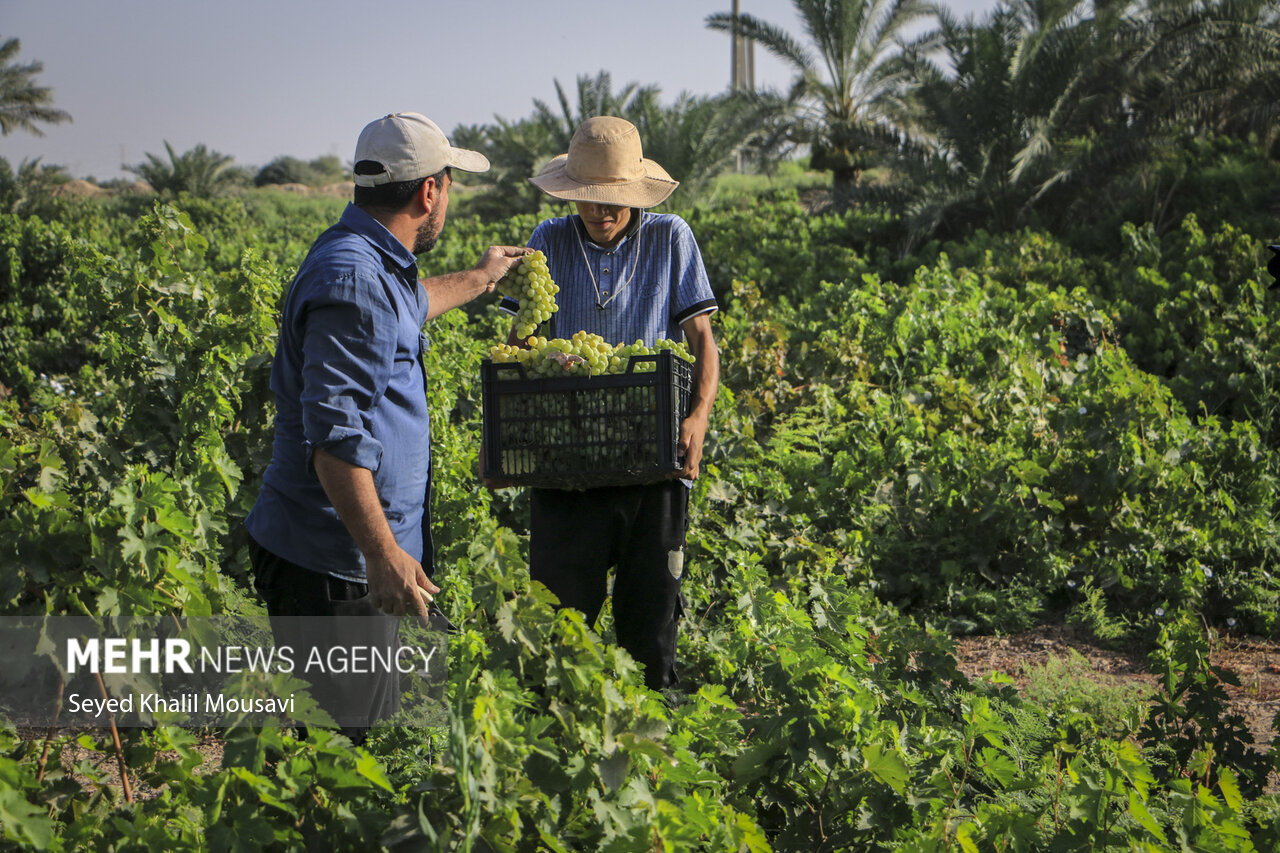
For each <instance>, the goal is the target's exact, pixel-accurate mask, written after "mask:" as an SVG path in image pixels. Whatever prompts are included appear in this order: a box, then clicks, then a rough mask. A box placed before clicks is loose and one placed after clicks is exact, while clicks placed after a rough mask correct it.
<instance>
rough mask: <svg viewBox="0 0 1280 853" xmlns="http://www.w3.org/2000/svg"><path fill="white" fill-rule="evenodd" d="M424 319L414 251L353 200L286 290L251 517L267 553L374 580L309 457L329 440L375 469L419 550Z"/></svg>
mask: <svg viewBox="0 0 1280 853" xmlns="http://www.w3.org/2000/svg"><path fill="white" fill-rule="evenodd" d="M426 319H427V294H426V291H425V290H424V289H423V288H422V286H421V285H420V284H419V283H418V268H417V260H416V258H415V257H414V255H413V253H411V252H410V251H409V250H408V249H406V248H405V247H404V245H403V244H402V243H401V242H400V241H399V240H397V239H396V238H395V237H394V236H392V234H391V232H390V231H388V230H387V229H386V228H385V227H383V225H382V224H381V223H379V222H378V221H377V220H375V219H374V218H373V217H371V216H369V214H367V213H365V212H364V211H363V210H360V209H359V208H357V207H355V206H354V205H348V206H347V209H346V210H345V211H344V212H343V214H342V218H341V219H340V220H339V221H338V223H337V224H336V225H334V226H333V227H331V228H329V229H328V230H327V231H325V232H324V233H323V234H321V235H320V237H319V238H318V239H317V240H316V242H315V243H314V244H313V245H312V247H311V251H310V252H309V253H308V255H307V258H306V260H304V261H303V263H302V266H301V267H300V268H299V269H298V275H297V277H296V278H295V279H294V281H293V285H292V286H291V287H290V288H289V292H288V295H287V296H286V297H285V302H284V308H283V311H282V316H281V321H280V340H279V343H278V344H277V347H276V357H275V361H274V363H273V364H272V367H271V389H272V390H273V391H274V392H275V394H276V430H275V442H274V444H273V446H272V454H271V463H270V465H269V466H268V467H267V470H266V472H265V473H264V474H263V483H262V491H261V492H260V493H259V495H258V500H257V503H256V504H255V505H254V507H253V510H252V511H251V512H250V513H249V517H248V518H247V519H246V520H245V526H246V527H247V528H248V531H249V534H250V535H251V536H253V538H254V539H256V540H257V541H258V543H259V544H261V545H262V546H263V547H264V548H266V549H267V550H268V551H270V552H272V553H273V554H275V555H277V556H279V557H282V558H284V559H286V560H288V561H289V562H291V563H296V564H297V565H299V566H302V567H303V568H307V569H310V570H312V571H316V572H324V573H327V574H330V575H334V576H336V577H340V578H343V579H346V580H352V581H359V582H363V581H364V580H365V569H364V556H363V555H362V554H361V553H360V549H359V548H358V547H357V546H356V543H355V540H353V539H352V538H351V535H350V534H349V533H348V532H347V529H346V527H345V526H344V525H343V523H342V520H341V519H340V518H339V517H338V514H337V511H336V510H335V509H334V508H333V506H332V504H330V502H329V499H328V497H327V496H326V495H325V492H324V489H323V488H322V487H321V485H320V481H319V479H318V478H317V477H316V473H315V469H314V467H313V465H312V455H313V453H314V452H315V450H316V448H323V449H324V450H326V451H328V452H329V453H331V454H333V455H334V456H336V457H338V458H339V459H342V460H344V461H346V462H349V463H351V464H352V465H356V466H359V467H361V468H368V469H369V470H370V471H372V472H373V479H374V485H375V486H376V487H377V490H378V496H379V497H380V498H381V500H382V506H383V509H384V511H385V512H386V516H387V521H388V522H389V523H390V525H391V530H392V532H393V533H394V534H395V537H396V541H397V542H398V543H399V544H400V547H402V548H404V549H405V551H407V552H408V553H409V554H411V555H413V556H414V557H417V558H418V559H422V552H423V539H424V537H423V507H424V505H425V503H426V500H427V494H426V492H427V472H428V467H429V464H430V423H429V420H428V417H427V397H426V375H425V369H424V367H423V361H422V357H423V353H424V351H425V349H426V338H425V337H424V336H423V334H422V326H423V324H424V323H425V322H426Z"/></svg>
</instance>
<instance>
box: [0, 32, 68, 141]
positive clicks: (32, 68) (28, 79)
mask: <svg viewBox="0 0 1280 853" xmlns="http://www.w3.org/2000/svg"><path fill="white" fill-rule="evenodd" d="M21 49H22V42H21V41H19V40H18V39H16V38H11V39H6V40H5V41H4V42H3V43H0V136H8V135H9V134H10V133H12V132H13V131H15V130H25V131H27V132H28V133H34V134H35V135H36V136H44V132H43V131H42V130H40V128H39V127H37V126H36V123H37V122H45V123H47V124H58V123H60V122H64V121H71V115H70V114H69V113H67V112H64V111H63V110H58V109H54V108H53V107H52V106H51V105H52V103H53V90H52V89H50V88H48V87H46V86H37V85H36V83H35V75H37V74H39V73H40V72H41V71H43V70H44V64H43V63H40V62H28V63H26V64H25V65H18V64H17V63H16V62H15V59H16V58H17V56H18V52H19V51H20V50H21Z"/></svg>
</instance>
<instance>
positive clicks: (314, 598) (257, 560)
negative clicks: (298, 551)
mask: <svg viewBox="0 0 1280 853" xmlns="http://www.w3.org/2000/svg"><path fill="white" fill-rule="evenodd" d="M249 561H250V563H251V564H252V566H253V574H254V586H255V587H256V588H257V590H258V593H259V595H261V596H262V599H263V601H264V602H266V606H267V616H268V617H269V618H270V620H271V633H272V636H273V637H274V640H275V643H276V646H277V647H279V646H289V647H290V648H291V649H292V650H293V660H294V664H295V669H294V674H295V675H297V676H299V677H300V678H302V679H303V680H305V681H307V682H309V683H310V684H311V689H312V698H314V699H315V700H316V702H317V704H319V705H320V707H321V708H323V709H324V710H325V711H327V712H328V714H329V716H331V717H333V719H334V722H335V723H337V724H338V727H339V728H340V729H341V730H342V733H343V734H345V735H347V736H348V737H350V738H351V739H352V740H353V741H354V742H355V743H357V744H359V743H363V742H364V740H365V738H366V737H367V735H368V732H369V727H370V726H372V725H373V724H374V723H375V722H377V721H378V720H380V719H383V718H385V717H389V716H391V715H392V714H394V713H395V712H396V711H398V710H399V708H400V684H399V682H398V681H397V676H396V674H395V673H394V672H392V673H386V672H362V673H356V674H353V673H343V672H334V671H332V669H336V668H338V667H337V666H332V667H331V666H330V664H331V663H332V662H335V661H340V660H341V658H342V653H343V652H345V650H347V649H351V648H353V647H368V646H377V647H379V648H382V647H387V646H398V645H399V640H398V627H399V624H400V620H399V619H398V618H397V617H396V616H393V615H391V614H387V613H383V612H381V611H379V610H376V609H374V607H373V605H372V604H370V603H369V587H368V585H367V584H363V583H355V582H352V581H346V580H342V579H341V578H335V577H333V576H331V575H326V574H321V573H319V572H313V571H310V570H309V569H304V568H302V567H301V566H298V565H296V564H294V563H291V562H289V561H288V560H285V559H282V558H280V557H278V556H276V555H275V554H273V553H271V552H270V551H268V550H267V549H265V548H263V547H262V546H261V545H259V544H258V543H257V542H255V541H254V540H253V538H252V537H250V539H249ZM331 650H334V651H336V652H338V655H337V657H336V658H331V657H330V651H331ZM317 656H318V658H317ZM317 659H318V660H320V661H321V662H322V663H323V668H312V669H311V671H307V669H306V664H307V663H308V662H309V661H313V660H317ZM302 736H303V737H305V736H306V735H305V729H304V730H303V732H302Z"/></svg>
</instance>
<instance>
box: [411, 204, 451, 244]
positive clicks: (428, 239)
mask: <svg viewBox="0 0 1280 853" xmlns="http://www.w3.org/2000/svg"><path fill="white" fill-rule="evenodd" d="M442 230H444V229H443V228H442V227H441V225H440V209H439V208H436V209H435V210H433V211H431V214H430V215H429V216H427V221H426V222H424V223H422V224H421V225H419V226H418V232H417V233H416V234H415V235H414V238H413V253H414V254H415V255H424V254H426V253H427V252H430V251H431V250H432V249H434V248H435V245H436V240H439V239H440V232H441V231H442Z"/></svg>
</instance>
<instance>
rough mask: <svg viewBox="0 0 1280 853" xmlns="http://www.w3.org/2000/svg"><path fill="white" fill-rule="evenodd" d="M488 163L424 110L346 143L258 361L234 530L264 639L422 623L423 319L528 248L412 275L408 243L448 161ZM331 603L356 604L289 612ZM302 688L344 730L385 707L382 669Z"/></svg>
mask: <svg viewBox="0 0 1280 853" xmlns="http://www.w3.org/2000/svg"><path fill="white" fill-rule="evenodd" d="M488 168H489V161H488V160H487V159H486V158H485V157H484V156H483V155H482V154H479V153H477V152H475V151H468V150H465V149H460V148H454V147H453V146H452V145H450V143H449V141H448V139H447V138H446V137H445V135H444V133H443V132H441V130H440V128H439V127H437V126H436V125H435V123H433V122H432V121H431V120H430V119H428V118H427V117H426V116H423V115H420V114H418V113H396V114H393V115H388V116H386V117H384V118H381V119H378V120H377V121H374V122H372V123H370V124H369V125H368V126H367V127H365V129H364V131H363V132H362V133H361V134H360V138H359V140H358V142H357V143H356V152H355V166H354V172H355V175H354V180H355V185H356V188H355V198H354V202H353V204H351V205H348V207H347V209H346V210H345V211H344V212H343V214H342V218H341V219H340V220H339V221H338V223H337V224H336V225H334V226H332V227H331V228H329V229H328V230H327V231H325V232H324V233H323V234H322V235H320V237H319V238H318V239H317V240H316V242H315V243H314V244H313V245H312V247H311V251H310V252H309V254H308V255H307V258H306V260H304V261H303V263H302V266H301V267H300V268H299V270H298V274H297V276H296V278H295V279H294V281H293V284H292V286H291V287H290V288H289V292H288V294H287V296H286V297H285V301H284V306H283V310H282V312H281V315H282V316H281V324H280V339H279V343H278V345H277V350H276V356H275V361H274V363H273V364H272V371H271V388H272V390H273V391H274V392H275V394H276V407H277V410H276V430H275V441H274V444H273V447H272V458H271V463H270V465H269V466H268V467H267V470H266V472H265V473H264V474H263V484H262V491H261V493H260V494H259V496H258V500H257V503H256V504H255V506H254V508H253V510H252V512H250V514H249V516H248V518H247V519H246V521H245V526H246V528H247V529H248V532H249V535H250V558H251V561H252V563H253V566H254V572H255V583H256V585H257V587H258V589H259V591H260V592H261V593H262V595H263V597H264V599H265V600H266V602H267V609H268V613H269V614H270V615H271V617H272V627H273V631H274V632H275V634H276V642H277V643H278V644H281V645H293V646H294V647H295V648H294V651H295V654H301V651H300V650H299V649H298V648H297V644H301V645H302V646H303V647H304V648H311V647H316V646H317V645H319V644H326V643H327V644H329V645H333V644H347V643H351V644H368V645H377V646H383V645H387V644H389V643H394V641H395V637H396V625H397V623H398V620H399V618H400V617H401V616H403V615H404V614H405V613H406V612H410V613H414V614H415V615H416V616H417V617H418V619H419V620H420V621H421V622H422V623H423V625H426V624H428V621H429V613H428V609H427V603H428V602H429V601H430V600H431V596H433V595H435V594H437V593H439V592H440V590H439V588H438V587H437V586H436V585H435V584H434V583H432V581H431V580H430V574H431V572H430V567H431V565H432V560H431V544H430V541H431V540H430V530H429V522H430V511H429V472H430V467H431V450H430V444H429V441H430V436H429V421H428V416H427V398H426V381H427V377H426V373H425V368H424V365H423V354H424V350H425V348H426V338H425V337H424V336H423V334H422V326H423V324H424V323H425V322H426V321H427V320H429V319H432V318H433V317H436V316H439V315H440V314H442V313H444V312H445V311H448V310H449V309H451V308H455V307H457V306H460V305H463V304H465V303H466V302H468V301H470V300H471V299H474V298H475V297H477V296H479V295H481V294H483V293H489V292H492V291H493V289H494V284H495V282H496V281H497V280H498V279H499V278H501V277H502V276H503V275H505V274H506V273H507V271H508V270H509V269H510V268H511V266H512V265H514V264H515V263H516V261H517V260H518V259H519V258H520V257H521V256H522V255H524V254H526V253H527V252H528V251H529V250H528V249H525V248H519V247H511V246H493V247H490V248H489V249H488V250H487V251H486V252H485V253H484V255H483V256H482V257H481V259H480V261H479V263H478V264H476V266H475V267H474V268H472V269H469V270H463V271H461V272H456V273H450V274H446V275H442V276H437V277H435V278H430V279H424V280H419V279H418V268H417V259H416V257H415V256H416V255H417V254H421V253H423V252H427V251H429V250H430V249H431V248H432V247H433V246H434V245H435V242H436V240H437V238H438V237H439V236H440V232H441V230H442V229H443V227H444V221H445V214H446V211H447V209H448V204H449V185H450V183H451V182H452V175H451V170H453V169H460V170H463V171H467V172H484V171H487V170H488ZM424 564H425V566H426V567H427V568H426V569H424ZM334 616H353V617H356V616H358V617H361V618H360V619H357V620H354V621H353V620H332V619H328V618H326V619H307V618H303V619H299V618H298V617H334ZM351 625H355V626H356V627H355V628H354V633H346V632H347V631H348V630H349V628H350V626H351ZM308 626H309V627H308ZM304 629H305V630H304ZM298 631H302V633H301V634H299V633H297V632H298ZM317 635H318V636H317ZM313 687H314V688H315V691H316V693H317V699H318V700H319V701H320V702H321V705H322V707H326V709H327V710H329V711H330V713H331V714H332V715H333V716H334V717H335V720H336V721H337V722H338V723H339V724H340V725H342V726H343V728H344V730H345V731H348V733H350V734H353V736H355V737H357V738H361V737H363V734H364V731H365V730H366V729H367V727H368V725H370V724H371V723H372V722H373V721H375V720H377V719H380V718H382V717H385V716H387V715H389V714H390V713H391V712H393V711H394V710H395V708H396V707H398V691H397V688H396V685H395V679H394V678H393V677H392V675H391V674H387V677H385V678H381V679H377V678H375V679H372V680H370V681H367V682H358V681H357V680H355V679H351V678H345V679H344V678H340V677H335V678H333V679H330V680H328V681H325V680H324V679H320V680H318V681H314V680H313ZM351 700H354V701H351Z"/></svg>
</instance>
